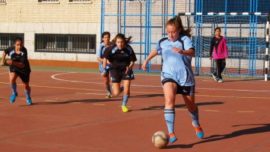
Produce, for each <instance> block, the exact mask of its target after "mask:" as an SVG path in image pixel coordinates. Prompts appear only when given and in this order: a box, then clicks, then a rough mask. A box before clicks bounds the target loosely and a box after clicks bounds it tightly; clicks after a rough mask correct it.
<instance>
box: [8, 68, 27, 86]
mask: <svg viewBox="0 0 270 152" xmlns="http://www.w3.org/2000/svg"><path fill="white" fill-rule="evenodd" d="M10 72H13V73H15V74H16V75H17V76H18V77H19V78H20V79H21V80H22V82H24V83H29V81H30V73H31V72H22V71H17V70H14V69H10Z"/></svg>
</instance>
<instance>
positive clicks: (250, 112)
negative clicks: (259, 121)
mask: <svg viewBox="0 0 270 152" xmlns="http://www.w3.org/2000/svg"><path fill="white" fill-rule="evenodd" d="M237 112H238V113H254V112H255V111H251V110H250V111H237Z"/></svg>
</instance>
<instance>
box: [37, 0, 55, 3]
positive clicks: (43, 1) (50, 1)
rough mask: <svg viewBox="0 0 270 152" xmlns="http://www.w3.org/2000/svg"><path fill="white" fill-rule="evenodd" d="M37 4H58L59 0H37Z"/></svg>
mask: <svg viewBox="0 0 270 152" xmlns="http://www.w3.org/2000/svg"><path fill="white" fill-rule="evenodd" d="M38 2H39V3H60V2H59V0H38Z"/></svg>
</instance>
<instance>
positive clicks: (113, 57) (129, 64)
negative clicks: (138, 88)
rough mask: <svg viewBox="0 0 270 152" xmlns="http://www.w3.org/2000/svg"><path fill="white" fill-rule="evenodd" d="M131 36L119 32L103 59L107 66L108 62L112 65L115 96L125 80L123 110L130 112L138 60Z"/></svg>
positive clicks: (111, 73)
mask: <svg viewBox="0 0 270 152" xmlns="http://www.w3.org/2000/svg"><path fill="white" fill-rule="evenodd" d="M130 40H131V37H129V38H126V37H125V35H124V34H117V35H116V37H115V38H114V39H113V42H112V43H113V45H112V46H111V47H109V48H107V49H106V51H105V54H104V60H103V67H104V68H105V67H106V65H107V62H108V61H109V63H110V64H111V66H110V76H111V81H112V88H113V96H118V95H119V94H120V93H121V87H120V83H121V81H122V80H123V86H124V93H123V101H122V111H123V112H128V107H127V103H128V98H129V95H130V84H131V80H133V79H134V74H133V70H132V69H133V66H134V63H135V62H136V61H137V58H136V55H135V53H134V51H133V49H132V47H131V46H130V45H129V42H130Z"/></svg>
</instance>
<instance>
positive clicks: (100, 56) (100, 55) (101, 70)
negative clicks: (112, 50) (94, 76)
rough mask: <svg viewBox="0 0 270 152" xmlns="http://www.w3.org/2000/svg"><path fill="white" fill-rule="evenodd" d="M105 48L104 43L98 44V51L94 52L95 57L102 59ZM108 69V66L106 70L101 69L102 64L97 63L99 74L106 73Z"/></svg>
mask: <svg viewBox="0 0 270 152" xmlns="http://www.w3.org/2000/svg"><path fill="white" fill-rule="evenodd" d="M106 48H107V47H106V46H105V44H104V43H100V46H99V49H98V50H97V52H96V55H97V57H99V58H101V59H103V55H104V53H105V50H106ZM108 69H109V65H107V66H106V69H104V68H103V64H102V63H99V71H100V73H104V72H108V71H107V70H108Z"/></svg>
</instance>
